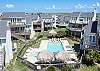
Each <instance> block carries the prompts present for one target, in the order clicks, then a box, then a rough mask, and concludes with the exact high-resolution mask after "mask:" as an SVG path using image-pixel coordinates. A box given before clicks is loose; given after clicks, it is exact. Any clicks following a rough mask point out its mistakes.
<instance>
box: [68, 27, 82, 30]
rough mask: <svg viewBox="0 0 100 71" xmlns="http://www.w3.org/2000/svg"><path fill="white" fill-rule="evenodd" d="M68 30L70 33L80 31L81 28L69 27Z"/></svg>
mask: <svg viewBox="0 0 100 71" xmlns="http://www.w3.org/2000/svg"><path fill="white" fill-rule="evenodd" d="M69 30H71V31H82V28H72V27H70V28H69Z"/></svg>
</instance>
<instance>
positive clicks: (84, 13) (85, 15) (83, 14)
mask: <svg viewBox="0 0 100 71" xmlns="http://www.w3.org/2000/svg"><path fill="white" fill-rule="evenodd" d="M80 17H93V13H88V12H82V13H81V14H80Z"/></svg>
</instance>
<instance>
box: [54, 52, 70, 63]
mask: <svg viewBox="0 0 100 71" xmlns="http://www.w3.org/2000/svg"><path fill="white" fill-rule="evenodd" d="M56 59H57V60H61V61H63V62H66V61H68V60H69V55H68V53H67V52H64V51H63V52H59V53H58V54H57V55H56Z"/></svg>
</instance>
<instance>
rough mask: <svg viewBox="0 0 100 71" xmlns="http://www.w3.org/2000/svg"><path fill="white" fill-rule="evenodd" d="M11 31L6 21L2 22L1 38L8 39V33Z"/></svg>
mask: <svg viewBox="0 0 100 71" xmlns="http://www.w3.org/2000/svg"><path fill="white" fill-rule="evenodd" d="M8 29H10V28H9V27H8V26H7V22H6V21H0V37H6V31H7V30H8Z"/></svg>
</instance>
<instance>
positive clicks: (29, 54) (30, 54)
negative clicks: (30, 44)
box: [23, 40, 77, 64]
mask: <svg viewBox="0 0 100 71" xmlns="http://www.w3.org/2000/svg"><path fill="white" fill-rule="evenodd" d="M48 42H56V41H52V40H42V41H41V44H40V47H39V48H29V49H28V50H27V51H26V53H25V54H24V56H23V58H25V60H27V61H29V62H31V63H33V64H34V63H35V62H37V61H38V60H37V55H38V53H39V52H41V51H45V50H46V51H47V46H48ZM57 42H58V41H57ZM60 42H62V44H63V47H64V51H65V52H68V53H69V56H70V58H74V59H77V56H76V54H75V52H74V49H73V48H72V47H71V46H70V45H69V42H68V41H67V40H60ZM68 46H69V47H68Z"/></svg>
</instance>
